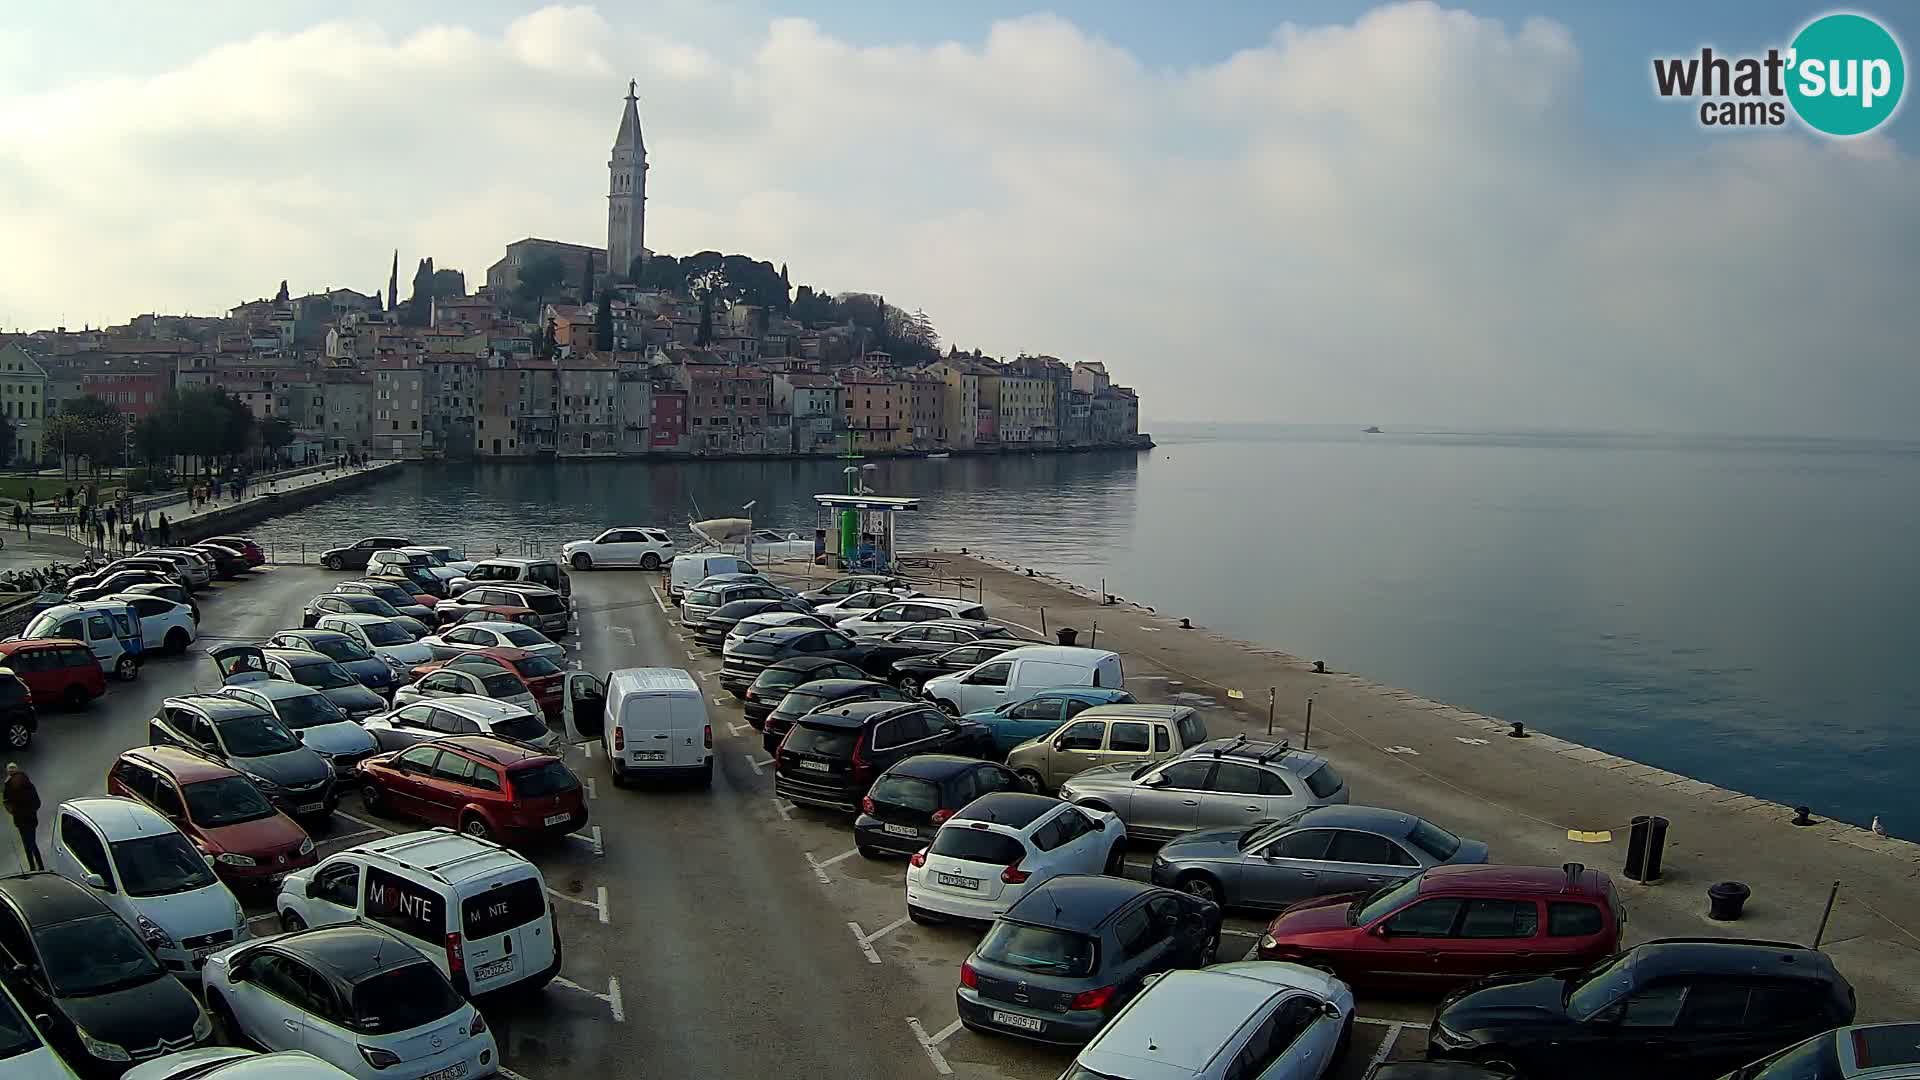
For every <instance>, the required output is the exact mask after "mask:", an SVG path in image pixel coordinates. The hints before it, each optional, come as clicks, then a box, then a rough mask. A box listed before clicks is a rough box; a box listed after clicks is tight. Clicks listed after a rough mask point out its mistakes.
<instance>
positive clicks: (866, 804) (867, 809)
mask: <svg viewBox="0 0 1920 1080" xmlns="http://www.w3.org/2000/svg"><path fill="white" fill-rule="evenodd" d="M860 812H861V813H863V814H871V813H873V796H871V795H862V796H861V797H860Z"/></svg>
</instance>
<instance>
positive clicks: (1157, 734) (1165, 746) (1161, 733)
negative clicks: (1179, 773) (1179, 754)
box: [1153, 724, 1173, 754]
mask: <svg viewBox="0 0 1920 1080" xmlns="http://www.w3.org/2000/svg"><path fill="white" fill-rule="evenodd" d="M1172 749H1173V743H1172V741H1171V739H1170V738H1169V737H1168V735H1167V726H1166V725H1165V724H1155V725H1153V752H1154V753H1156V754H1165V753H1168V752H1170V751H1171V750H1172Z"/></svg>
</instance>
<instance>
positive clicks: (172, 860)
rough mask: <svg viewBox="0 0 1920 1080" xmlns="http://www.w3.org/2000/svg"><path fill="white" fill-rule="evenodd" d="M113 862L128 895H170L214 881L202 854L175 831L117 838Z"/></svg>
mask: <svg viewBox="0 0 1920 1080" xmlns="http://www.w3.org/2000/svg"><path fill="white" fill-rule="evenodd" d="M113 861H114V863H115V864H116V865H118V866H119V867H120V881H121V883H122V884H124V885H125V886H126V887H127V895H128V896H171V895H173V894H174V893H183V892H191V891H193V890H195V889H204V888H206V887H207V886H209V885H211V884H213V882H214V877H213V871H212V870H210V869H208V868H207V860H206V857H205V856H203V855H201V854H200V853H199V852H198V851H195V850H194V849H193V845H192V844H191V843H188V842H187V838H186V837H184V836H182V835H180V834H179V833H177V832H175V833H160V834H158V835H155V836H142V837H138V838H136V839H133V840H117V841H115V842H114V844H113Z"/></svg>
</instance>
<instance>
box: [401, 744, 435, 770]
mask: <svg viewBox="0 0 1920 1080" xmlns="http://www.w3.org/2000/svg"><path fill="white" fill-rule="evenodd" d="M439 756H440V748H439V747H437V746H416V747H414V748H413V749H411V750H408V751H407V752H406V753H404V754H401V755H400V757H399V758H398V759H397V760H398V761H399V764H400V769H401V771H403V772H410V773H431V772H432V771H433V763H434V761H435V760H436V759H437V758H439Z"/></svg>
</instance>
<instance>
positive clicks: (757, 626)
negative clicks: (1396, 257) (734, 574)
mask: <svg viewBox="0 0 1920 1080" xmlns="http://www.w3.org/2000/svg"><path fill="white" fill-rule="evenodd" d="M743 602H744V603H749V604H760V603H765V602H766V601H763V600H748V601H743ZM782 603H792V601H790V600H789V601H782ZM776 626H810V627H813V628H814V629H816V630H830V629H832V627H830V626H828V625H827V621H826V620H825V619H822V618H821V617H820V616H818V615H813V614H809V613H807V612H804V611H792V610H783V609H780V608H772V609H769V610H766V611H762V612H761V613H759V614H758V615H749V616H747V617H746V618H744V619H741V620H740V621H739V622H737V623H734V624H733V626H732V628H730V629H729V630H728V631H727V636H726V640H725V641H723V642H721V644H720V655H721V656H723V657H724V656H725V655H726V654H727V653H730V652H732V651H733V650H734V648H735V647H737V646H738V645H739V644H740V643H741V642H743V641H745V640H747V639H748V638H750V637H752V636H753V635H755V634H757V633H759V632H760V631H762V630H772V629H773V628H774V627H776Z"/></svg>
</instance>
